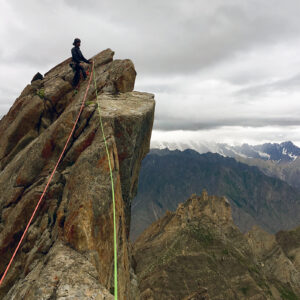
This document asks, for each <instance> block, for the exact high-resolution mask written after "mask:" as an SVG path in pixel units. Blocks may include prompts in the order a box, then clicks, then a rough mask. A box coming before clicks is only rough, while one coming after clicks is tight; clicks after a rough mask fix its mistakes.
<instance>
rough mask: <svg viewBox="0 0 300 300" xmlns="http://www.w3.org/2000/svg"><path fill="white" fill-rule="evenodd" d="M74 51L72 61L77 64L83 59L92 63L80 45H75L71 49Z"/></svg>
mask: <svg viewBox="0 0 300 300" xmlns="http://www.w3.org/2000/svg"><path fill="white" fill-rule="evenodd" d="M71 53H72V61H73V62H75V63H76V64H79V63H80V62H81V61H84V62H86V63H87V64H90V62H89V61H88V60H87V59H86V58H85V57H84V56H83V55H82V53H81V51H80V48H79V47H73V48H72V50H71Z"/></svg>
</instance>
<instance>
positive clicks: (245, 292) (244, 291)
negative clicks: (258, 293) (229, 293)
mask: <svg viewBox="0 0 300 300" xmlns="http://www.w3.org/2000/svg"><path fill="white" fill-rule="evenodd" d="M241 291H242V293H243V294H244V295H247V294H248V291H249V286H243V287H241Z"/></svg>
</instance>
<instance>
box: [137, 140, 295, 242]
mask: <svg viewBox="0 0 300 300" xmlns="http://www.w3.org/2000/svg"><path fill="white" fill-rule="evenodd" d="M280 145H281V149H282V150H281V153H282V156H283V157H284V156H289V155H288V154H285V153H289V154H290V155H294V156H295V155H296V153H297V148H296V147H295V146H294V145H293V144H290V143H286V144H285V145H286V146H284V144H280ZM240 149H244V150H243V151H244V152H245V151H246V150H245V149H246V147H245V146H244V147H241V148H240ZM255 149H256V151H257V153H258V151H260V152H261V153H267V154H268V155H270V157H277V158H278V160H279V159H280V158H279V156H278V153H279V152H280V150H279V147H276V146H274V147H273V148H272V147H271V146H269V147H268V146H266V145H265V146H264V147H262V146H261V147H256V148H255ZM276 149H277V150H276ZM284 149H286V150H284ZM291 149H292V150H293V152H291V151H292V150H291ZM253 151H254V150H253ZM266 151H268V152H266ZM248 152H250V150H249V151H248ZM276 153H277V154H276ZM263 156H265V157H266V155H262V154H261V157H263ZM289 157H292V156H289ZM244 159H245V157H244ZM247 159H249V160H250V159H251V160H252V161H254V158H247ZM256 160H257V161H259V162H268V161H269V162H271V163H272V164H275V162H274V161H272V160H263V159H257V158H256ZM297 160H298V159H297V158H296V159H295V160H294V162H293V163H295V162H296V161H297ZM291 162H292V159H291V160H290V162H289V163H291ZM277 164H278V163H277ZM283 165H284V164H283ZM203 188H205V189H207V190H208V192H209V193H210V194H215V195H217V196H223V195H224V196H226V197H227V198H228V200H229V201H230V203H231V205H232V209H233V219H234V221H235V223H236V224H237V225H238V226H239V228H240V229H241V230H242V231H247V230H249V229H250V228H251V227H252V226H253V225H254V224H258V225H259V226H260V227H262V228H263V229H264V230H266V231H268V232H271V233H274V232H277V231H278V230H281V229H290V228H293V227H295V226H297V225H300V191H299V190H298V189H297V188H295V187H292V186H291V185H289V184H288V183H287V182H285V181H283V180H281V179H279V178H276V177H271V176H267V175H266V174H265V173H264V172H262V171H261V170H260V169H259V168H257V167H255V166H249V165H248V164H245V163H242V162H238V161H237V160H236V159H233V158H231V157H224V156H222V155H219V154H217V153H210V152H209V153H205V154H200V153H198V152H196V151H194V150H185V151H179V150H175V151H170V150H168V149H163V150H160V149H152V150H151V151H150V153H149V154H148V155H147V156H146V157H145V159H144V160H143V162H142V168H141V172H140V177H139V187H138V194H137V197H136V198H135V200H134V201H133V204H132V221H131V238H132V239H135V238H136V237H137V236H138V235H139V234H140V233H141V232H142V231H143V230H144V229H146V228H147V227H148V226H149V225H150V224H151V223H152V222H153V221H155V220H157V219H159V218H160V217H161V216H162V215H163V214H164V213H165V212H166V211H167V210H171V211H174V210H175V209H176V207H177V205H178V204H179V203H181V202H183V201H184V199H186V198H187V197H189V195H191V194H192V193H196V194H199V193H201V191H202V189H203Z"/></svg>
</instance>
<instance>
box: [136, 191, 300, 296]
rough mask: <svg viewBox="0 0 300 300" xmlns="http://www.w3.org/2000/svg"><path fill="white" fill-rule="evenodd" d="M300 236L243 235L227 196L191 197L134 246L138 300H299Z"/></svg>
mask: <svg viewBox="0 0 300 300" xmlns="http://www.w3.org/2000/svg"><path fill="white" fill-rule="evenodd" d="M299 234H300V228H298V229H296V230H293V231H287V232H284V231H282V232H280V233H278V234H276V235H272V234H269V233H267V232H265V231H263V230H262V229H260V228H259V227H254V228H253V229H252V230H251V231H250V232H248V233H247V234H242V233H241V232H240V230H239V229H238V228H237V227H236V226H235V225H234V223H233V220H232V216H231V207H230V203H229V201H228V200H227V199H226V198H225V197H217V196H209V195H208V194H207V192H206V191H205V190H204V191H203V192H202V194H201V195H200V196H197V195H195V194H194V195H192V196H191V197H190V198H189V199H188V200H187V201H186V202H184V203H182V204H180V205H179V206H178V208H177V210H176V212H167V213H166V214H165V216H164V217H162V218H161V219H159V220H158V221H156V222H155V223H153V224H152V225H151V226H150V227H149V228H148V229H146V230H145V231H144V232H143V233H142V235H141V236H140V237H139V238H138V239H137V241H136V242H135V244H134V261H135V270H136V273H137V275H138V281H139V286H140V290H141V299H143V300H146V299H147V300H152V299H162V300H163V299H172V300H175V299H176V300H177V299H180V300H187V299H190V300H191V299H202V300H205V299H218V300H221V299H224V300H225V299H239V300H240V299H252V300H254V299H255V300H258V299H278V300H279V299H294V300H296V299H299V297H300V264H299V257H300V243H299V237H300V236H299Z"/></svg>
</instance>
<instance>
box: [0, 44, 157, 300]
mask: <svg viewBox="0 0 300 300" xmlns="http://www.w3.org/2000/svg"><path fill="white" fill-rule="evenodd" d="M113 56H114V52H113V51H112V50H110V49H107V50H104V51H101V52H100V53H99V54H97V55H95V56H94V57H93V58H92V59H93V60H94V71H95V73H94V75H95V77H94V78H95V81H94V78H92V80H93V81H92V82H91V85H90V87H89V89H87V88H88V84H89V83H88V80H82V81H81V83H80V87H79V88H78V89H77V92H76V91H75V90H74V89H73V88H72V85H71V81H72V78H73V76H74V73H73V71H72V69H71V68H70V66H69V62H70V58H69V59H67V60H65V61H63V62H62V63H60V64H58V65H57V66H55V67H54V68H52V69H51V70H50V71H49V72H47V73H46V74H45V76H44V77H41V76H37V77H39V78H36V80H34V81H32V83H31V84H29V85H27V86H26V87H25V89H24V90H23V91H22V93H21V95H20V96H19V97H18V98H17V99H16V101H15V103H14V104H13V106H12V107H11V109H10V110H9V112H8V113H7V115H6V116H4V117H3V118H2V119H1V121H0V136H1V145H0V171H1V172H0V195H1V196H0V216H1V218H0V256H1V261H0V274H3V272H4V270H5V268H6V266H7V264H8V262H9V260H10V258H11V256H12V253H13V251H14V250H15V247H16V245H17V243H18V241H19V238H20V236H21V235H22V233H23V231H24V229H25V227H26V224H27V222H28V220H29V219H30V216H31V214H32V212H33V210H34V208H35V205H36V204H37V202H38V200H39V199H40V196H41V194H42V191H43V189H44V187H45V186H46V184H47V182H48V179H49V177H50V174H51V172H52V170H53V169H54V166H55V165H56V162H57V161H58V158H59V156H60V154H61V153H62V150H63V149H66V151H65V153H64V156H63V157H62V161H61V162H60V164H59V165H58V168H57V171H56V172H55V174H54V176H53V179H52V181H51V183H50V184H49V186H48V190H47V193H46V194H45V197H44V199H43V201H42V202H41V206H40V208H39V209H38V211H37V214H36V216H35V218H34V219H33V222H32V224H31V225H30V227H29V230H28V234H27V236H26V237H25V240H24V241H23V243H22V244H21V248H20V249H19V251H18V253H17V255H16V257H15V259H14V262H13V264H12V265H11V268H10V269H9V272H8V273H7V277H6V278H5V280H4V282H3V283H2V285H1V287H0V298H1V299H4V300H8V299H24V300H29V299H30V300H31V299H40V298H41V295H42V297H43V299H53V297H55V299H62V298H64V299H65V297H67V298H68V299H71V298H72V299H75V298H76V299H104V298H105V299H113V296H112V295H111V294H110V292H109V291H110V290H111V289H112V288H113V272H112V266H113V253H114V251H113V232H114V227H113V212H112V194H111V193H112V191H111V186H112V185H111V182H110V171H109V165H110V166H111V168H112V179H113V181H114V189H115V203H116V215H117V223H116V226H117V228H116V229H117V239H118V241H119V243H118V245H119V248H118V249H117V252H118V259H119V263H118V267H119V269H118V274H119V278H118V282H119V297H120V299H125V298H126V299H130V297H131V296H130V295H132V294H134V293H135V292H134V291H135V290H136V284H135V282H134V273H132V272H131V270H132V268H131V254H130V246H129V242H128V232H129V223H130V205H131V201H132V198H133V197H134V196H135V194H136V190H137V181H138V175H139V170H140V164H141V160H142V159H143V157H144V156H145V155H146V153H147V152H148V151H149V145H150V137H151V131H152V125H153V119H154V105H155V102H154V96H153V95H152V94H149V93H141V92H134V91H133V88H134V83H135V77H136V71H135V68H134V64H133V63H132V61H131V60H129V59H125V60H114V59H113ZM84 67H85V68H88V65H85V66H84ZM90 71H91V70H90ZM90 74H91V73H90ZM96 90H97V92H98V95H99V97H98V101H97V98H96ZM85 94H86V106H85V107H84V109H83V111H82V114H81V115H80V118H79V121H78V123H77V126H76V128H75V131H74V134H73V135H72V137H71V139H70V141H69V143H68V144H67V146H65V144H66V141H67V138H68V136H69V134H70V133H71V130H72V128H73V125H74V122H75V120H76V117H77V116H78V113H79V109H80V107H81V104H82V101H83V99H84V96H85ZM98 106H99V108H100V112H101V117H102V121H103V128H104V132H102V130H101V127H100V120H99V110H98ZM103 135H104V136H105V140H106V141H105V140H104V138H103ZM64 147H66V148H64ZM107 152H108V153H107ZM131 278H132V281H131ZM53 295H55V296H53Z"/></svg>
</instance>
